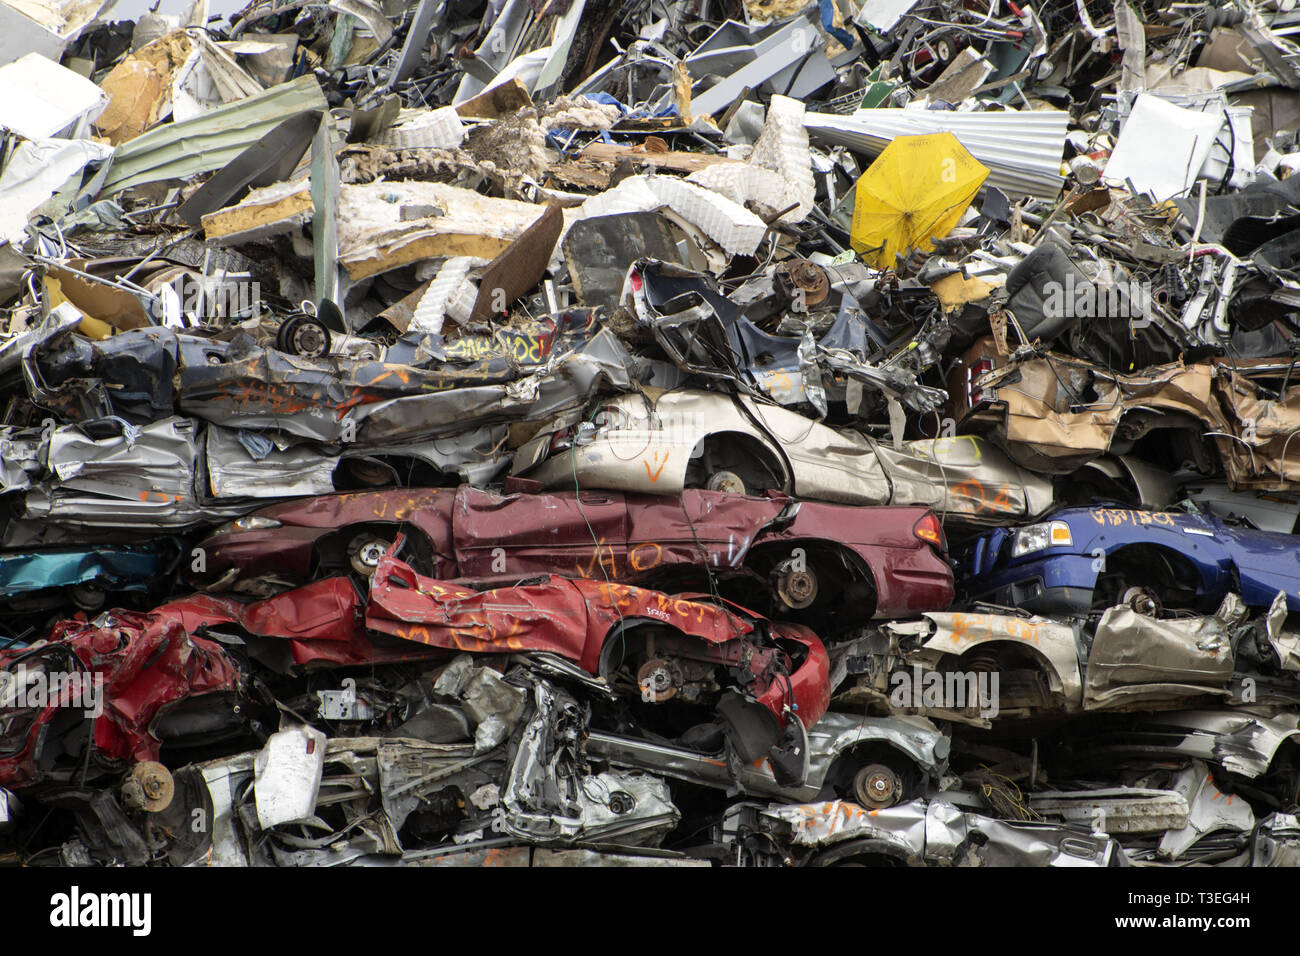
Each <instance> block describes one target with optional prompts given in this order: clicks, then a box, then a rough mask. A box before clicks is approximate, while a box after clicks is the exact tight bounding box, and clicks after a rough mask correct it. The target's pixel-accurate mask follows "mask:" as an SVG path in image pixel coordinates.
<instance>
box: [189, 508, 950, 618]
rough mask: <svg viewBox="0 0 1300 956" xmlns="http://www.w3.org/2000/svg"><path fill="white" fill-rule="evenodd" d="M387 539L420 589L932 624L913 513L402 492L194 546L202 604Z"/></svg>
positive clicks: (933, 565)
mask: <svg viewBox="0 0 1300 956" xmlns="http://www.w3.org/2000/svg"><path fill="white" fill-rule="evenodd" d="M399 532H401V533H403V534H405V535H406V537H407V546H406V549H405V550H404V552H403V559H404V560H406V561H408V562H410V563H411V564H412V566H414V567H415V568H416V569H417V570H419V571H420V572H421V573H423V574H427V575H429V576H431V577H434V578H438V579H440V580H444V581H455V582H458V583H462V584H468V585H474V586H494V585H501V584H513V583H515V582H518V581H522V580H525V579H527V578H531V577H536V576H539V575H548V574H559V575H563V576H565V577H569V578H578V579H588V580H594V581H617V582H620V583H631V584H637V585H640V586H643V587H649V588H654V589H657V590H666V591H670V592H677V591H684V590H696V591H702V592H707V591H711V590H717V591H718V592H719V593H721V594H724V595H725V596H727V597H729V598H731V599H733V600H736V601H738V602H739V603H742V604H744V605H746V606H748V607H754V608H759V609H763V610H764V611H766V612H767V613H769V615H772V616H781V615H782V614H785V613H788V612H791V611H801V612H805V613H804V614H801V615H800V617H801V619H805V620H807V621H808V622H809V623H810V624H812V625H813V626H814V627H815V628H816V629H818V630H819V631H822V630H823V629H824V628H829V629H833V628H835V627H836V626H851V625H854V624H857V623H862V622H863V621H865V620H869V619H870V618H871V617H873V616H875V617H889V618H893V617H905V616H908V615H912V614H918V613H921V612H923V611H934V610H944V609H946V608H947V607H948V605H949V604H950V603H951V601H952V598H953V576H952V570H951V568H950V567H949V566H948V564H947V561H946V560H945V547H946V542H945V540H944V537H943V531H942V528H941V526H940V524H939V521H938V519H937V518H936V517H935V515H934V514H933V512H931V511H929V510H928V509H926V508H916V507H877V508H867V507H850V506H845V505H832V504H823V503H820V502H811V501H796V500H794V499H792V498H789V497H786V496H783V495H780V494H777V493H769V494H768V495H766V496H762V497H749V496H744V495H733V494H727V493H724V492H714V491H703V490H687V491H685V492H683V493H682V495H681V496H680V497H660V496H655V495H643V494H633V493H621V492H616V491H610V492H606V491H583V492H582V493H581V494H578V493H575V492H553V493H550V494H511V495H499V494H493V493H491V492H487V491H480V490H478V489H475V488H471V487H468V486H463V487H461V488H457V489H423V490H415V489H403V490H391V491H373V492H361V493H344V494H333V495H324V496H321V497H318V498H309V499H303V500H298V501H293V502H289V503H286V504H279V505H273V506H271V507H268V508H263V509H262V510H260V511H256V512H253V513H252V514H250V515H247V516H245V517H243V518H240V519H239V520H237V521H235V522H233V523H231V524H229V525H226V526H224V527H222V528H220V529H218V530H217V531H216V532H214V533H213V534H212V535H211V536H209V537H208V538H207V539H206V540H205V541H203V542H202V543H201V544H200V548H201V549H202V553H201V555H200V556H199V559H198V560H196V561H195V563H194V565H193V567H192V568H191V570H190V571H189V582H190V584H191V585H192V586H194V587H197V588H200V589H204V590H225V589H231V588H234V589H236V590H244V591H251V592H253V593H269V592H270V591H273V590H275V589H276V588H284V587H291V586H294V585H297V584H301V583H302V582H304V581H308V580H311V579H313V578H314V577H316V576H318V575H322V574H332V573H337V572H338V571H341V570H346V569H347V568H349V567H350V568H351V569H352V570H353V571H355V572H357V573H359V574H362V575H366V576H369V575H370V574H372V573H373V571H374V568H375V566H376V565H377V564H378V562H379V557H380V555H382V554H383V552H384V551H385V550H386V549H387V548H388V546H389V545H390V544H391V543H392V541H393V540H394V539H395V537H396V535H397V534H398V533H399Z"/></svg>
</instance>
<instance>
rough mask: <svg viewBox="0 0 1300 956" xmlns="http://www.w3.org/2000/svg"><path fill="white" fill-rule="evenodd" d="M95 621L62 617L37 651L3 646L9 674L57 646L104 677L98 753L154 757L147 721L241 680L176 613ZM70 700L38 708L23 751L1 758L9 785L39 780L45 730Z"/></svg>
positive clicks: (0, 772)
mask: <svg viewBox="0 0 1300 956" xmlns="http://www.w3.org/2000/svg"><path fill="white" fill-rule="evenodd" d="M97 621H98V623H96V622H87V621H78V620H75V619H74V620H70V621H65V622H63V623H62V624H60V625H59V626H57V627H56V628H55V630H54V632H53V634H52V635H51V642H50V644H48V645H43V646H42V647H40V648H38V649H36V650H35V651H12V650H10V651H0V667H2V668H4V669H5V670H7V671H9V672H10V673H13V672H14V670H15V669H16V668H19V667H25V668H28V669H30V668H33V667H36V666H38V664H39V662H40V658H41V657H43V656H45V655H46V654H47V653H48V652H49V650H50V649H52V648H53V647H58V648H60V649H66V650H67V651H69V652H71V654H73V655H75V657H76V659H77V660H78V661H79V662H80V667H81V668H84V672H85V673H88V674H90V675H92V676H93V677H94V678H95V679H97V680H100V681H102V691H100V692H99V693H100V694H101V695H102V696H101V697H100V700H99V704H102V706H103V716H102V717H101V718H99V719H96V720H95V721H94V725H93V726H94V747H95V751H96V752H97V753H98V754H99V755H100V757H101V758H105V759H109V760H131V761H141V760H157V759H158V752H159V747H160V746H161V742H160V741H159V740H158V739H157V738H156V737H154V736H153V735H152V734H151V733H150V730H149V726H150V723H151V722H152V720H153V718H154V717H155V715H157V714H158V713H159V712H160V711H161V710H162V709H163V708H164V707H165V706H166V705H168V704H172V703H175V702H178V701H181V700H185V699H187V698H190V697H197V696H201V695H203V694H211V693H221V692H233V691H236V690H238V689H239V688H240V687H241V686H242V676H241V675H240V673H239V670H238V668H237V667H236V666H235V665H234V663H233V661H232V660H231V659H230V657H229V655H227V653H226V652H225V650H224V649H223V648H222V647H221V645H220V644H219V643H217V642H216V641H213V640H210V639H207V638H203V637H200V636H198V635H196V634H193V633H191V632H188V631H187V629H186V628H185V627H184V624H183V622H182V621H181V620H180V619H178V618H177V617H175V616H172V615H166V614H164V615H158V614H140V613H135V612H129V611H118V612H114V613H112V614H109V615H105V616H103V617H102V618H99V619H97ZM69 702H71V705H72V706H76V705H77V703H78V701H76V699H75V698H68V701H64V700H56V701H54V702H53V703H51V704H49V705H48V706H46V707H44V708H41V709H39V712H38V713H37V714H36V715H35V719H34V720H32V722H31V725H30V728H29V731H28V734H27V736H26V740H25V743H24V745H23V747H22V749H21V750H19V751H18V752H17V753H16V754H10V755H9V756H7V757H4V758H0V779H4V780H5V782H6V785H8V786H21V785H25V784H30V783H33V782H36V781H37V780H38V779H39V778H40V774H41V771H40V770H39V769H38V757H39V751H40V748H41V747H42V746H43V738H44V734H43V731H44V730H45V728H46V727H47V725H48V724H49V722H50V721H52V720H54V719H55V716H56V714H58V713H59V712H60V709H61V707H62V706H64V705H66V704H68V703H69ZM91 703H92V705H93V704H94V701H93V700H92V701H91ZM88 716H89V715H88ZM11 733H12V732H11Z"/></svg>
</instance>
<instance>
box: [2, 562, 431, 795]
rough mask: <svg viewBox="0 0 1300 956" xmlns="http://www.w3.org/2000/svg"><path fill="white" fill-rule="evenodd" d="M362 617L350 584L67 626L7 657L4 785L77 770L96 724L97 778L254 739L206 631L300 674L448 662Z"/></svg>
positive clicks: (234, 673)
mask: <svg viewBox="0 0 1300 956" xmlns="http://www.w3.org/2000/svg"><path fill="white" fill-rule="evenodd" d="M363 617H364V613H363V601H362V599H361V597H360V595H358V594H357V591H356V588H355V587H353V585H352V583H351V582H350V581H349V580H347V579H346V578H328V579H326V580H323V581H317V582H315V583H314V584H309V585H307V586H306V587H302V588H298V589H296V590H293V591H287V592H285V593H284V594H280V595H277V596H275V597H273V598H269V599H267V600H265V601H256V602H253V603H250V604H242V603H240V602H238V601H234V600H231V599H229V598H216V597H209V596H205V595H198V596H196V597H192V598H185V599H183V600H179V601H172V602H171V603H169V604H164V605H162V606H161V607H159V608H157V609H155V610H153V611H150V612H147V613H142V612H138V611H123V610H117V611H110V612H108V613H106V614H102V615H100V616H98V617H96V618H95V619H94V620H93V621H88V620H86V618H85V617H84V615H78V616H77V617H74V618H70V619H68V620H65V621H61V622H60V623H59V624H57V625H56V626H55V628H54V630H53V632H52V633H51V635H50V639H49V640H48V641H44V642H42V643H40V644H37V645H34V646H33V647H31V648H24V649H18V650H6V651H0V785H2V786H6V787H11V788H16V787H22V786H27V785H30V784H32V783H36V782H39V781H40V780H42V779H44V778H47V777H50V778H54V779H61V778H62V777H64V776H66V770H67V769H68V767H69V766H72V767H78V768H79V767H80V765H81V763H82V758H83V756H84V750H85V743H86V737H87V735H88V733H89V728H90V727H91V726H92V719H93V727H94V748H93V757H94V758H95V766H96V768H101V767H103V766H104V764H105V762H107V763H108V764H110V765H112V764H115V763H118V762H139V761H145V760H157V759H158V754H159V751H160V749H161V748H162V745H163V743H164V741H165V740H168V739H176V738H178V737H181V736H184V735H186V734H193V733H194V732H195V731H198V732H200V733H203V734H207V735H209V736H212V735H217V736H221V735H223V734H224V735H231V734H237V733H240V732H243V731H244V730H246V724H247V721H246V719H245V715H244V714H242V713H241V709H242V710H247V708H246V706H245V705H244V704H243V702H244V701H245V694H246V690H247V687H246V679H245V677H246V675H245V673H244V668H243V667H241V665H240V663H239V662H238V661H237V660H236V659H235V657H234V656H232V654H231V653H230V652H229V651H228V650H227V645H226V644H223V643H222V642H221V641H219V640H215V639H214V638H213V637H212V636H209V635H208V629H216V630H218V631H224V632H226V633H230V632H231V629H232V628H233V629H235V630H236V632H242V633H243V634H245V635H249V636H250V637H251V636H257V637H263V638H268V639H272V640H273V641H274V642H275V643H276V644H282V645H283V647H282V652H281V654H280V655H278V656H281V657H282V658H283V659H284V661H285V667H287V668H290V669H296V670H305V669H310V668H315V667H347V666H356V665H362V664H384V663H396V662H399V661H409V660H420V659H428V658H431V657H442V656H445V655H443V654H442V653H440V652H438V651H435V650H433V649H431V648H428V647H421V646H419V645H415V644H410V643H407V642H398V641H390V640H385V639H383V638H380V639H379V640H378V641H376V640H373V639H372V638H371V637H370V636H369V635H367V634H366V633H365V630H364V625H363ZM20 689H21V692H20ZM61 770H62V771H64V773H62V774H61V773H60V771H61Z"/></svg>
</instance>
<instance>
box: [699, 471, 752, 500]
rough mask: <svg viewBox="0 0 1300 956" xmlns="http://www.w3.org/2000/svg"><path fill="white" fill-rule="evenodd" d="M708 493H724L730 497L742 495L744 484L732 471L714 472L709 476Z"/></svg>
mask: <svg viewBox="0 0 1300 956" xmlns="http://www.w3.org/2000/svg"><path fill="white" fill-rule="evenodd" d="M708 489H709V491H725V492H726V493H727V494H731V495H743V494H744V493H745V482H744V480H743V479H742V478H741V477H740V475H738V474H736V473H735V472H734V471H715V472H714V473H713V474H712V475H710V476H709V484H708Z"/></svg>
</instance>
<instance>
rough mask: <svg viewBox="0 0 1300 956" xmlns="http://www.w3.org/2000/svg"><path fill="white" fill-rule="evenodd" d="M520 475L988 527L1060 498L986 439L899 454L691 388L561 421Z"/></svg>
mask: <svg viewBox="0 0 1300 956" xmlns="http://www.w3.org/2000/svg"><path fill="white" fill-rule="evenodd" d="M513 473H514V474H521V475H525V476H527V477H529V478H532V479H535V480H537V481H540V482H541V483H542V484H543V485H544V486H546V487H563V486H564V485H566V484H567V485H572V484H574V482H575V481H576V482H577V483H578V484H579V485H581V486H583V487H587V488H607V489H610V490H620V491H642V492H648V493H652V494H653V493H658V494H674V493H677V492H679V491H681V490H682V489H683V488H685V487H687V486H688V485H693V486H696V487H706V486H710V485H709V482H711V481H712V482H715V483H716V482H717V481H718V480H719V477H720V476H726V482H725V486H726V487H727V488H728V489H729V490H739V488H737V487H736V486H737V484H741V485H743V488H744V490H745V491H749V492H753V491H763V490H778V491H784V492H786V493H788V494H793V495H795V496H797V497H800V498H807V499H812V500H815V501H829V502H837V503H842V504H852V505H886V504H889V505H920V506H924V507H928V508H931V509H933V510H934V511H935V512H937V513H939V514H940V515H942V516H944V517H952V518H955V519H964V520H969V521H985V522H987V521H1003V520H1014V519H1016V518H1023V517H1030V516H1033V515H1037V514H1041V513H1042V512H1043V511H1045V510H1047V509H1048V508H1049V507H1051V503H1052V494H1053V492H1052V485H1051V483H1050V482H1049V481H1047V480H1045V479H1043V478H1040V477H1037V476H1035V475H1032V474H1030V473H1029V472H1027V471H1025V470H1023V469H1021V468H1019V467H1018V466H1016V465H1014V464H1012V463H1011V462H1010V461H1009V460H1008V459H1007V458H1006V456H1005V455H1003V454H1002V453H1001V452H999V451H998V450H997V449H995V448H993V447H992V446H990V445H989V444H987V443H985V442H982V441H981V440H980V439H978V438H975V437H970V436H963V437H960V438H948V439H927V440H923V441H914V442H905V443H903V446H902V448H901V449H895V448H893V447H890V446H886V445H883V444H879V443H877V442H875V441H873V440H871V439H868V438H866V437H865V436H863V435H860V434H857V433H854V432H849V431H837V430H835V429H832V428H829V427H827V426H825V425H822V424H820V423H818V422H815V421H812V420H811V419H808V418H804V417H803V416H802V415H798V414H796V413H795V412H792V411H789V410H788V409H785V408H781V407H779V406H776V405H767V404H762V403H759V402H756V401H755V400H754V399H752V398H749V397H747V396H732V397H728V396H723V395H718V394H715V393H711V392H698V391H688V390H683V391H672V392H665V393H663V394H662V395H659V397H658V398H657V399H655V400H654V401H653V403H652V402H650V401H649V400H648V399H646V398H645V397H642V396H622V397H619V398H615V399H611V400H609V401H607V402H604V403H603V404H601V405H600V406H598V407H597V408H596V409H595V411H594V412H593V413H592V414H591V415H589V416H588V417H587V418H586V419H585V420H584V421H578V420H573V421H572V422H567V423H566V422H564V421H561V422H556V423H553V424H552V425H551V426H547V427H546V428H544V429H543V430H542V431H541V433H540V434H539V436H538V437H537V438H534V439H533V440H532V441H531V442H530V443H528V444H526V445H524V446H523V447H521V448H520V449H519V451H518V452H516V455H515V463H514V466H513ZM732 476H734V478H733V477H732ZM737 478H738V479H739V481H737V480H735V479H737ZM751 486H752V487H751Z"/></svg>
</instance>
